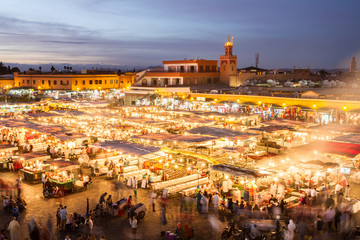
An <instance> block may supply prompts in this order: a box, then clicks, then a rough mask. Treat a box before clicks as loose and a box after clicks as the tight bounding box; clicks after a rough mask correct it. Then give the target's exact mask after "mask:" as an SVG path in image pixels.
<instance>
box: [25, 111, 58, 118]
mask: <svg viewBox="0 0 360 240" xmlns="http://www.w3.org/2000/svg"><path fill="white" fill-rule="evenodd" d="M27 116H28V117H31V118H40V117H58V116H59V114H56V113H48V112H39V113H28V114H27Z"/></svg>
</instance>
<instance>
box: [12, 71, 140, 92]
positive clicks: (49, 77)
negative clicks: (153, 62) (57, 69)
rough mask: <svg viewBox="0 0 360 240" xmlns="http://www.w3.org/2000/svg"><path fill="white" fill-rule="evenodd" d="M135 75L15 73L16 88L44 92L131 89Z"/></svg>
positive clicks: (93, 72)
mask: <svg viewBox="0 0 360 240" xmlns="http://www.w3.org/2000/svg"><path fill="white" fill-rule="evenodd" d="M134 75H135V74H134V73H124V74H120V75H118V74H116V73H106V74H105V73H102V72H95V71H91V72H90V73H88V72H87V71H82V73H39V72H37V71H33V72H32V71H30V72H26V73H25V74H20V73H14V85H15V86H14V87H26V88H34V89H42V90H47V89H50V90H95V89H97V90H99V89H112V88H123V89H127V88H130V86H131V84H132V83H133V82H134Z"/></svg>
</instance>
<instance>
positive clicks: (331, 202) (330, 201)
mask: <svg viewBox="0 0 360 240" xmlns="http://www.w3.org/2000/svg"><path fill="white" fill-rule="evenodd" d="M334 206H335V201H334V198H333V195H330V197H329V198H328V199H326V202H325V207H326V209H328V208H330V207H334Z"/></svg>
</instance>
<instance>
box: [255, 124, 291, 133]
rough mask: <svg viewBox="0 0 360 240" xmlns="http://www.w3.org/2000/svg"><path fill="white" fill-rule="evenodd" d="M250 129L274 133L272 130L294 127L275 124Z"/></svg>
mask: <svg viewBox="0 0 360 240" xmlns="http://www.w3.org/2000/svg"><path fill="white" fill-rule="evenodd" d="M249 130H250V131H251V130H252V131H258V132H268V133H272V132H276V131H283V130H293V128H292V127H291V126H281V125H273V126H266V127H259V128H251V129H249Z"/></svg>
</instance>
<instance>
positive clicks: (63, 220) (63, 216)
mask: <svg viewBox="0 0 360 240" xmlns="http://www.w3.org/2000/svg"><path fill="white" fill-rule="evenodd" d="M67 214H68V212H67V210H66V206H64V207H63V209H61V210H60V212H59V215H60V231H65V225H66V216H67Z"/></svg>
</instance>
